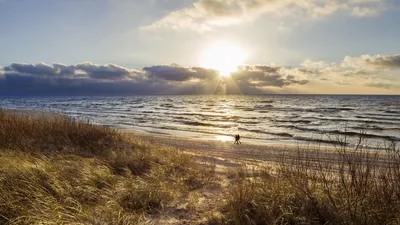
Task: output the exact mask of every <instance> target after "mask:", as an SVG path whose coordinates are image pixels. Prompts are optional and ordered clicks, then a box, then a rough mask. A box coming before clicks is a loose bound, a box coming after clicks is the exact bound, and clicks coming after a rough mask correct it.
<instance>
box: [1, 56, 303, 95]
mask: <svg viewBox="0 0 400 225" xmlns="http://www.w3.org/2000/svg"><path fill="white" fill-rule="evenodd" d="M306 83H308V80H306V79H298V78H296V77H295V76H294V75H291V74H288V72H287V71H285V70H284V69H283V68H281V67H276V66H266V65H255V66H241V67H239V69H238V71H237V72H235V73H233V74H232V76H231V77H221V76H220V75H219V73H218V72H217V71H215V70H212V69H206V68H201V67H183V66H179V65H176V64H173V65H156V66H151V67H144V68H142V69H139V70H134V69H128V68H124V67H121V66H118V65H115V64H107V65H96V64H93V63H90V62H84V63H81V64H77V65H63V64H59V63H54V64H53V65H47V64H44V63H38V64H25V63H13V64H11V65H9V66H5V67H3V68H1V67H0V95H2V96H16V95H18V96H21V95H37V96H49V95H52V96H54V95H69V96H72V95H102V96H108V95H160V94H262V93H267V92H269V91H268V89H269V88H271V87H278V88H282V87H285V86H290V85H304V84H306Z"/></svg>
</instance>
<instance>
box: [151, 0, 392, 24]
mask: <svg viewBox="0 0 400 225" xmlns="http://www.w3.org/2000/svg"><path fill="white" fill-rule="evenodd" d="M385 6H386V0H337V1H331V0H198V1H197V2H195V3H193V5H192V7H189V8H184V9H181V10H177V11H174V12H171V13H169V14H168V15H167V16H165V17H164V18H162V19H160V20H158V21H155V22H154V23H152V24H150V25H149V26H146V27H144V28H147V29H154V28H172V29H191V30H196V31H207V30H211V29H213V28H214V27H218V26H226V25H231V24H237V23H243V22H246V21H250V20H253V19H255V18H257V17H259V16H260V15H263V14H270V15H277V16H296V15H297V16H301V15H302V16H306V17H312V18H317V17H323V16H327V15H331V14H333V13H336V12H338V11H343V12H346V13H348V14H350V15H353V16H357V17H365V16H374V15H377V14H379V13H380V12H382V11H383V10H384V9H386V7H385Z"/></svg>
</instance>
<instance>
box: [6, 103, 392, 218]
mask: <svg viewBox="0 0 400 225" xmlns="http://www.w3.org/2000/svg"><path fill="white" fill-rule="evenodd" d="M87 122H88V121H86V122H85V121H79V120H74V119H72V120H71V119H69V118H68V117H66V116H65V115H62V114H57V113H54V112H41V111H30V110H3V111H2V113H1V114H0V130H3V131H6V132H0V140H2V141H0V149H1V151H0V184H1V185H0V200H1V201H2V202H4V204H0V222H4V223H8V222H10V223H13V222H15V221H17V222H18V221H24V222H27V221H28V222H29V223H35V222H37V221H41V222H48V223H60V221H62V223H76V222H81V223H88V224H99V223H100V224H101V223H107V224H116V223H121V221H123V222H122V224H132V223H133V224H203V225H205V224H208V225H211V224H217V225H223V224H271V223H273V222H274V221H277V220H279V221H282V223H286V222H289V221H293V220H294V221H297V222H296V223H295V224H304V221H305V222H306V223H307V224H309V222H311V221H316V219H321V221H322V220H323V221H332V223H335V224H336V222H338V223H340V221H342V220H343V218H345V220H346V223H358V222H359V221H364V220H368V221H371V220H374V222H373V224H381V223H385V222H386V221H389V220H396V219H398V215H399V214H398V212H399V211H400V208H399V206H400V203H399V202H398V199H397V198H395V196H396V193H398V194H400V189H399V186H400V185H399V183H398V182H399V180H398V179H396V178H397V177H398V176H399V174H400V172H399V170H398V168H400V167H399V165H400V155H399V154H398V150H396V149H393V150H396V151H393V152H385V151H381V150H373V149H372V148H370V147H369V148H366V149H363V147H362V146H361V145H360V146H359V147H357V148H356V149H354V148H351V147H347V146H346V145H336V146H332V145H323V144H321V143H320V142H314V143H312V142H309V143H307V144H304V142H301V143H297V144H280V143H274V142H271V143H268V142H255V141H254V140H252V139H247V138H246V137H245V136H244V137H242V138H241V140H240V141H241V144H234V138H233V136H226V135H225V136H222V135H211V134H209V135H202V134H199V133H193V132H192V133H183V134H185V135H178V134H179V133H175V135H171V134H165V133H154V132H153V133H149V132H143V131H141V130H126V129H125V130H124V129H119V130H118V129H111V128H109V127H107V126H99V125H93V124H90V123H87ZM180 134H182V133H180ZM388 191H390V192H388ZM382 193H383V194H382ZM380 194H382V196H381V197H379V198H376V197H377V196H380ZM354 202H355V203H356V204H357V207H355V206H354V204H355V203H354ZM387 204H390V210H391V211H390V212H388V209H387V208H384V206H386V205H387ZM54 206H57V207H56V208H54ZM335 207H337V208H335ZM52 208H54V209H52ZM43 209H46V210H43ZM47 209H52V210H47ZM376 209H379V210H380V214H379V215H383V212H385V213H388V214H389V215H390V216H389V217H387V216H376V215H374V214H373V213H370V214H368V215H365V214H364V211H368V210H370V211H371V210H376ZM353 210H358V211H353ZM287 212H290V215H291V216H290V217H288V218H286V217H285V215H287ZM271 213H273V214H271ZM318 213H320V214H321V215H318ZM316 215H318V216H316ZM55 221H56V222H55ZM133 221H134V222H133ZM325 223H326V222H320V223H316V224H325ZM346 223H343V224H346Z"/></svg>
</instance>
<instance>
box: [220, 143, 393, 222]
mask: <svg viewBox="0 0 400 225" xmlns="http://www.w3.org/2000/svg"><path fill="white" fill-rule="evenodd" d="M335 147H336V151H334V152H332V150H327V149H323V148H321V147H320V146H306V147H305V148H299V149H298V152H297V156H296V157H291V159H287V158H282V162H281V165H280V169H279V171H278V172H277V173H276V174H274V178H272V179H271V178H270V177H269V178H268V177H264V178H263V177H259V178H257V179H255V178H249V177H245V178H242V180H241V182H240V183H238V184H236V185H234V186H232V187H231V188H229V190H228V193H227V194H226V195H225V198H224V199H225V202H224V204H223V205H222V208H221V210H222V211H223V212H224V214H225V215H226V216H225V218H224V220H222V222H220V223H224V224H225V223H226V224H399V223H400V151H399V149H396V147H395V145H394V144H392V146H391V147H390V150H388V151H387V152H378V151H372V150H367V149H365V148H366V147H368V146H365V145H361V144H360V143H359V144H358V145H357V146H356V147H355V148H354V149H349V148H348V147H347V146H345V145H337V146H335Z"/></svg>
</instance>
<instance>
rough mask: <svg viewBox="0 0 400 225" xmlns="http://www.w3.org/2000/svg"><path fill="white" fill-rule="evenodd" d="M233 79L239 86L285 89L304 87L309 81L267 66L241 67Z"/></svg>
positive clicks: (233, 74) (278, 68)
mask: <svg viewBox="0 0 400 225" xmlns="http://www.w3.org/2000/svg"><path fill="white" fill-rule="evenodd" d="M232 79H233V80H235V81H236V82H238V83H239V84H245V85H248V86H252V87H259V88H265V87H284V86H289V85H294V84H300V85H304V84H307V83H308V82H309V81H308V80H299V79H296V77H295V76H294V75H290V74H286V73H285V72H284V70H283V69H282V68H281V67H277V66H267V65H254V66H250V65H245V66H240V67H239V69H238V71H237V72H235V73H232Z"/></svg>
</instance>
